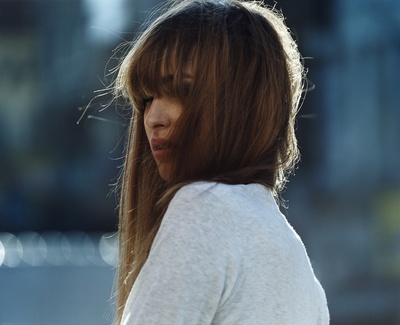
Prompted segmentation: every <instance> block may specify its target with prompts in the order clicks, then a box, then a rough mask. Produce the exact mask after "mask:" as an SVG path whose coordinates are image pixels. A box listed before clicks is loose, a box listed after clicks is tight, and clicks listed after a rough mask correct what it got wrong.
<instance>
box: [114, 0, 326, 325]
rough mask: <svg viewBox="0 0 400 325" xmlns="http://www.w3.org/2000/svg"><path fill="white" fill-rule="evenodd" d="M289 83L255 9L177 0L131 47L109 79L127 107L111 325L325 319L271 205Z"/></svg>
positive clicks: (287, 52) (274, 26)
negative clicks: (114, 314) (114, 307)
mask: <svg viewBox="0 0 400 325" xmlns="http://www.w3.org/2000/svg"><path fill="white" fill-rule="evenodd" d="M303 77H304V70H303V66H302V63H301V58H300V55H299V52H298V50H297V47H296V44H295V42H294V41H293V39H292V38H291V36H290V33H289V31H288V30H287V28H286V26H285V25H284V22H283V18H282V17H281V16H280V15H279V14H278V13H276V12H275V11H274V10H272V9H268V8H264V7H262V6H261V5H260V4H259V3H256V2H242V1H238V0H231V1H216V0H215V1H213V0H186V1H185V0H184V1H178V2H175V3H173V4H172V5H171V6H170V7H168V8H166V9H165V10H164V12H163V13H162V14H161V15H160V16H159V18H157V19H155V20H154V21H153V22H152V23H151V24H150V25H149V26H148V27H147V29H146V30H145V31H144V32H143V33H142V34H141V36H140V37H139V38H138V39H137V40H136V42H135V43H134V45H133V47H132V48H131V50H130V51H129V53H128V54H127V56H126V57H125V59H124V60H123V62H122V64H121V66H120V70H119V74H118V77H117V80H116V94H117V96H118V95H119V94H121V93H122V94H123V95H124V96H125V97H127V98H128V99H129V101H130V102H131V104H132V106H133V113H132V114H133V116H132V119H131V124H130V133H129V138H128V142H127V147H126V160H125V164H124V171H123V182H122V189H121V204H120V224H119V252H120V264H119V270H118V272H119V274H118V282H117V296H118V311H117V322H118V323H122V324H175V325H176V324H182V325H183V324H184V325H189V324H230V325H233V324H240V325H246V324H249V325H258V324H274V325H278V324H279V325H283V324H287V325H293V324H307V325H311V324H312V325H314V324H315V325H317V324H318V325H325V324H328V322H329V316H328V311H327V307H326V299H325V295H324V292H323V290H322V288H321V286H320V284H319V282H318V281H317V280H316V278H315V276H314V273H313V270H312V268H311V266H310V262H309V259H308V257H307V254H306V251H305V248H304V246H303V244H302V242H301V240H300V238H299V237H298V236H297V234H296V233H295V232H294V230H293V229H292V228H291V227H290V225H289V224H288V223H287V221H286V219H285V218H284V217H283V216H282V215H281V214H280V212H279V209H278V207H277V204H276V202H275V200H276V199H277V197H278V194H279V192H280V190H282V188H283V186H284V184H285V180H286V176H287V175H288V173H289V172H290V171H291V170H292V169H293V167H294V164H295V163H296V161H297V159H298V149H297V143H296V138H295V134H294V123H295V115H296V113H297V110H298V106H299V100H300V95H301V92H302V87H303Z"/></svg>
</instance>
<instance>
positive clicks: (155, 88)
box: [128, 26, 197, 111]
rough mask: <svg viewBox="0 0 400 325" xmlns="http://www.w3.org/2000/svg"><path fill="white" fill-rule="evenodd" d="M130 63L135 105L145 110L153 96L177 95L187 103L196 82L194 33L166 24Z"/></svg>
mask: <svg viewBox="0 0 400 325" xmlns="http://www.w3.org/2000/svg"><path fill="white" fill-rule="evenodd" d="M154 34H155V35H153V37H151V38H149V39H148V41H147V42H146V43H144V44H143V45H142V46H141V48H139V49H138V51H137V54H136V55H135V57H134V60H132V61H131V62H130V67H129V68H128V69H129V71H130V72H129V75H130V76H131V79H130V84H129V85H128V86H129V88H130V89H129V93H130V95H131V96H132V99H133V102H134V106H135V107H134V108H135V109H138V110H140V111H141V110H142V108H143V107H144V104H143V101H144V99H147V98H149V97H163V96H168V97H173V98H177V99H178V100H180V101H181V102H182V103H184V102H185V101H186V99H187V97H188V96H189V93H190V90H191V88H192V87H191V85H192V83H193V82H194V80H193V79H194V78H195V76H194V74H195V71H194V67H195V61H197V60H196V58H195V56H196V55H195V48H196V45H195V44H194V42H193V36H189V40H188V37H185V36H188V35H185V34H187V33H183V35H182V33H179V32H178V31H177V30H176V31H175V32H174V31H173V30H171V29H166V28H165V27H164V28H162V27H161V26H160V29H158V30H157V31H155V32H154Z"/></svg>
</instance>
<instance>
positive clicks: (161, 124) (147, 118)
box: [144, 98, 170, 129]
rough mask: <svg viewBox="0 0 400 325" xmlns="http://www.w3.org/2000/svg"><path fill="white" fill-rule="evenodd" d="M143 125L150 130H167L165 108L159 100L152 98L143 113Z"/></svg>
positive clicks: (167, 121)
mask: <svg viewBox="0 0 400 325" xmlns="http://www.w3.org/2000/svg"><path fill="white" fill-rule="evenodd" d="M144 124H145V126H146V127H148V128H150V129H161V128H168V127H169V124H170V119H169V117H168V112H167V107H166V105H165V103H164V101H163V100H162V99H161V98H154V99H153V100H152V101H151V103H148V104H147V107H146V108H145V111H144Z"/></svg>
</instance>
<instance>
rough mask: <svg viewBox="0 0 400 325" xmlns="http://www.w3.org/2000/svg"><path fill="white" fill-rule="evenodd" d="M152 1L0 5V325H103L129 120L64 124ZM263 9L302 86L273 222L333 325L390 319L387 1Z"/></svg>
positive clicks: (395, 168) (399, 121) (91, 116)
mask: <svg viewBox="0 0 400 325" xmlns="http://www.w3.org/2000/svg"><path fill="white" fill-rule="evenodd" d="M266 2H267V3H270V4H272V5H273V4H274V2H273V1H266ZM158 3H159V1H150V0H146V1H144V0H143V1H134V0H118V1H116V0H115V1H111V0H101V1H100V0H58V1H53V0H34V1H32V0H26V1H21V0H12V1H6V0H0V154H1V159H0V324H82V325H84V324H111V322H112V315H113V303H112V286H113V280H114V269H115V263H116V253H117V252H116V244H115V243H116V236H115V231H116V226H117V211H116V205H117V203H116V198H115V194H114V192H113V190H114V185H113V184H115V183H116V182H117V178H118V173H119V166H120V165H121V164H122V160H121V156H122V149H123V142H124V140H123V139H124V132H125V128H126V125H125V121H124V119H123V118H122V117H121V116H120V114H121V112H120V111H117V109H116V107H115V106H114V105H111V106H110V107H109V108H107V109H106V110H104V111H101V110H102V107H103V106H102V105H104V104H107V103H108V102H109V100H110V98H109V97H108V96H104V97H102V98H99V99H95V100H94V101H93V102H92V105H91V106H90V108H89V110H88V111H87V112H86V114H85V116H84V117H83V119H82V120H81V122H80V124H77V121H78V120H79V118H80V117H81V116H82V113H83V110H82V108H84V107H85V106H86V105H87V104H88V103H89V102H90V100H91V99H93V98H94V97H95V96H96V94H99V93H97V92H96V90H98V89H102V88H104V83H106V84H107V83H109V82H110V81H111V79H112V77H111V76H107V75H108V74H109V71H110V70H112V68H113V67H115V65H116V64H117V60H110V61H109V58H110V57H111V56H112V55H113V51H112V50H113V49H114V48H115V47H116V46H117V45H118V44H119V43H120V42H121V41H123V40H129V39H131V38H132V37H133V35H134V34H133V33H134V31H135V29H136V28H137V26H138V22H139V21H143V19H144V18H145V17H146V11H147V10H148V9H149V8H151V7H153V6H155V5H157V4H158ZM276 6H277V8H282V9H283V12H284V14H285V16H286V17H287V24H288V25H289V27H291V28H292V30H293V32H294V34H295V36H296V38H297V39H298V41H299V46H300V49H301V52H302V54H303V55H304V57H306V59H305V63H306V66H307V68H308V69H309V73H308V79H309V84H310V87H313V86H314V85H315V89H314V90H312V91H310V92H309V93H308V94H307V96H306V101H305V103H304V105H303V107H302V109H301V111H300V114H299V118H298V137H299V143H300V146H301V150H302V161H301V163H300V164H299V169H298V170H297V171H296V175H295V176H294V177H292V178H291V181H290V183H289V184H288V189H287V190H286V192H285V193H284V198H285V199H286V200H288V206H289V209H288V210H284V213H285V214H286V215H287V217H288V219H289V221H290V222H291V223H292V225H293V226H294V228H295V229H296V230H297V232H298V233H299V234H300V235H301V237H302V238H303V240H304V242H305V244H306V247H307V249H308V253H309V255H310V258H311V260H312V263H313V266H314V268H315V272H316V274H317V275H318V277H319V279H320V280H321V282H322V284H323V286H324V288H325V289H326V293H327V297H328V302H329V307H330V311H331V318H332V321H331V324H332V325H358V324H360V325H399V324H400V169H399V166H400V127H399V125H400V97H399V90H398V89H400V2H399V1H395V0H351V1H349V0H329V1H328V0H327V1H318V0H303V1H295V0H281V1H279V2H278V4H277V5H276Z"/></svg>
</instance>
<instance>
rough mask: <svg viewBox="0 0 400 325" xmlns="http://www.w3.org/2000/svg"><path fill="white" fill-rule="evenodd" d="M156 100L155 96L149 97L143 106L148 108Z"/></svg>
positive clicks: (144, 100)
mask: <svg viewBox="0 0 400 325" xmlns="http://www.w3.org/2000/svg"><path fill="white" fill-rule="evenodd" d="M153 100H154V97H153V96H150V97H147V98H145V99H143V106H144V108H147V107H148V105H150V104H151V103H152V101H153Z"/></svg>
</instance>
